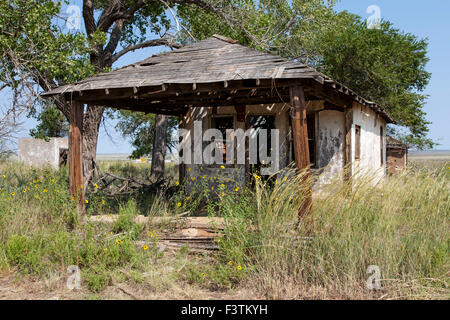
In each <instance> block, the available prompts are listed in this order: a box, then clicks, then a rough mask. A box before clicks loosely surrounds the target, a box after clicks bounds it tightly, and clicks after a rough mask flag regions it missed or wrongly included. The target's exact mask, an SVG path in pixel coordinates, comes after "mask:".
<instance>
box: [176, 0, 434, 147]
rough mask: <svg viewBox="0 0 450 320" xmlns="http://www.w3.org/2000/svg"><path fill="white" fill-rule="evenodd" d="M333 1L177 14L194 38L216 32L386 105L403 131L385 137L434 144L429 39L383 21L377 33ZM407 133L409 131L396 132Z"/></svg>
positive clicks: (235, 2)
mask: <svg viewBox="0 0 450 320" xmlns="http://www.w3.org/2000/svg"><path fill="white" fill-rule="evenodd" d="M212 2H214V1H212ZM214 3H215V2H214ZM334 3H335V1H328V2H327V3H326V4H325V3H324V1H322V0H293V1H285V0H264V1H258V2H256V1H240V0H228V1H222V2H221V9H222V11H223V13H224V16H225V17H228V18H229V19H228V23H227V22H226V21H225V19H223V17H220V16H217V15H215V14H212V13H207V12H203V11H202V10H201V9H199V8H197V7H195V6H183V7H180V8H179V9H178V14H179V16H180V17H181V18H182V21H183V23H185V24H186V25H187V26H188V28H189V32H190V33H191V34H192V35H193V36H194V37H195V38H197V39H200V40H201V39H204V38H207V37H209V36H211V35H213V34H214V33H219V34H222V35H225V36H229V37H231V38H233V39H236V40H239V42H240V43H241V44H244V45H249V46H251V47H253V48H255V49H258V50H266V51H270V52H271V53H274V54H277V55H280V56H283V57H286V58H291V59H297V60H299V61H301V62H305V63H308V64H309V65H311V66H314V67H316V68H318V69H319V71H322V72H323V73H325V74H327V75H328V76H330V77H332V78H333V79H335V80H337V81H338V82H340V83H342V84H344V85H346V86H348V87H349V88H351V89H352V90H354V91H356V92H357V93H359V94H360V95H361V96H363V97H364V98H366V99H369V100H372V101H376V102H378V103H379V104H381V105H383V106H384V107H386V108H387V110H388V111H389V112H390V113H391V114H392V115H393V117H394V118H395V119H396V120H397V122H398V123H399V124H400V125H401V126H402V128H400V129H401V130H399V128H397V127H392V128H390V133H391V134H394V135H396V136H397V137H398V138H400V139H403V141H405V142H408V143H409V144H411V145H412V146H415V147H417V148H427V147H432V146H433V145H434V143H433V142H432V141H431V140H430V139H427V137H426V136H427V133H428V130H429V122H427V121H426V119H425V115H426V114H425V112H424V110H423V108H424V104H425V100H426V96H425V95H423V94H421V93H420V92H421V91H423V90H424V89H425V87H426V86H427V84H428V82H429V79H430V73H428V72H427V71H426V69H425V66H426V64H427V62H428V60H429V59H428V57H427V46H428V43H427V39H419V38H417V37H416V36H414V35H412V34H409V33H405V32H402V31H400V30H398V29H396V28H394V27H393V25H392V24H391V23H390V22H388V21H383V22H382V24H381V29H380V30H377V29H368V28H367V25H366V22H365V21H364V20H363V19H362V18H361V17H358V16H356V15H353V14H351V13H348V12H345V11H344V12H341V13H337V12H335V11H334V10H333V6H334ZM185 39H188V35H185ZM185 41H186V40H185ZM405 130H406V131H407V133H406V134H404V135H401V134H400V131H405Z"/></svg>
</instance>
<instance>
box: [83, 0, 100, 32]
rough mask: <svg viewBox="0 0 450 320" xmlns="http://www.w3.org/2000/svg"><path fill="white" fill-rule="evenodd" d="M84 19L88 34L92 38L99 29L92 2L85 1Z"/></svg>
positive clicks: (90, 0)
mask: <svg viewBox="0 0 450 320" xmlns="http://www.w3.org/2000/svg"><path fill="white" fill-rule="evenodd" d="M83 19H84V25H85V27H86V33H87V35H88V36H90V35H91V34H92V33H94V32H95V30H96V29H97V26H96V25H95V19H94V5H93V3H92V0H83Z"/></svg>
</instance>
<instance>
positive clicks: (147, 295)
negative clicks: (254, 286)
mask: <svg viewBox="0 0 450 320" xmlns="http://www.w3.org/2000/svg"><path fill="white" fill-rule="evenodd" d="M254 298H256V297H254ZM86 299H87V300H89V299H101V300H102V299H105V300H109V299H114V300H159V299H167V300H172V299H176V300H183V299H199V300H223V299H226V300H235V299H239V300H242V299H252V297H251V296H250V295H249V292H246V291H245V289H242V290H236V291H233V292H231V291H226V292H219V291H216V292H215V291H208V290H205V289H203V288H200V287H198V286H194V285H190V284H187V283H181V282H180V283H176V284H175V285H174V286H172V287H171V288H170V290H169V291H161V290H159V289H158V290H157V289H155V288H154V287H152V286H151V285H150V284H142V285H130V284H126V283H114V284H112V285H110V286H108V287H107V288H106V289H105V290H104V291H102V292H101V293H97V294H95V293H92V292H89V291H87V290H86V289H83V288H82V289H79V290H77V289H74V290H69V289H68V288H67V286H66V279H65V277H64V278H59V279H58V278H54V279H52V280H36V279H32V278H30V277H24V276H23V275H21V274H18V273H10V274H1V275H0V300H86Z"/></svg>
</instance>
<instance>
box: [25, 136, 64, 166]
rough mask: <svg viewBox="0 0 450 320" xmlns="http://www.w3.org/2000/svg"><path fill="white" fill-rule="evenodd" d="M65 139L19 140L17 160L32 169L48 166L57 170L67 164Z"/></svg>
mask: <svg viewBox="0 0 450 320" xmlns="http://www.w3.org/2000/svg"><path fill="white" fill-rule="evenodd" d="M68 148H69V146H68V139H67V138H50V139H49V140H48V141H46V140H44V139H34V138H22V139H19V154H18V160H19V161H21V162H24V163H27V164H29V165H31V166H34V167H43V166H46V165H48V166H50V167H52V168H54V169H58V168H59V167H60V166H62V165H64V164H67V153H68Z"/></svg>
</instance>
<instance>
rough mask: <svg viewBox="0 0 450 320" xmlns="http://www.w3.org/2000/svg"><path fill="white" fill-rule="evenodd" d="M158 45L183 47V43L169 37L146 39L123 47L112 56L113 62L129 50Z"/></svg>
mask: <svg viewBox="0 0 450 320" xmlns="http://www.w3.org/2000/svg"><path fill="white" fill-rule="evenodd" d="M158 46H167V47H171V48H177V49H178V48H181V47H182V45H180V44H178V43H174V42H172V41H170V40H168V39H154V40H148V41H144V42H142V43H140V44H136V45H133V46H129V47H127V48H125V49H123V50H122V51H120V52H118V53H116V54H115V55H113V57H112V62H113V63H114V62H116V61H117V60H118V59H119V58H120V57H121V56H123V55H125V54H127V53H128V52H131V51H135V50H138V49H142V48H149V47H158Z"/></svg>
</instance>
